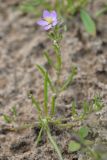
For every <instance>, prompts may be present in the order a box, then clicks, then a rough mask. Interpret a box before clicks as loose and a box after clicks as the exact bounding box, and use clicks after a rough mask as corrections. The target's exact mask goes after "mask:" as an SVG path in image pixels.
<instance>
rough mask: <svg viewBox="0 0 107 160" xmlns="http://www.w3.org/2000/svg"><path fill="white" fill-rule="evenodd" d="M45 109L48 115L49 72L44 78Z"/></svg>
mask: <svg viewBox="0 0 107 160" xmlns="http://www.w3.org/2000/svg"><path fill="white" fill-rule="evenodd" d="M44 111H45V114H46V115H47V112H48V74H47V72H46V73H45V79H44Z"/></svg>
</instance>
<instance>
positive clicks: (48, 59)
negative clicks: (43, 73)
mask: <svg viewBox="0 0 107 160" xmlns="http://www.w3.org/2000/svg"><path fill="white" fill-rule="evenodd" d="M44 55H45V57H46V59H47V61H48V63H49V64H50V65H52V66H53V61H52V59H51V58H50V56H49V55H48V53H47V52H44Z"/></svg>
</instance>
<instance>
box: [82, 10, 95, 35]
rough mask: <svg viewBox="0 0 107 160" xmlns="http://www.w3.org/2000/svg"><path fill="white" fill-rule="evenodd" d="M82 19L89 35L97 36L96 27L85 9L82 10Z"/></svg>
mask: <svg viewBox="0 0 107 160" xmlns="http://www.w3.org/2000/svg"><path fill="white" fill-rule="evenodd" d="M80 17H81V20H82V22H83V24H84V26H85V29H86V31H87V32H88V33H90V34H92V35H96V25H95V23H94V21H93V20H92V18H91V17H90V15H89V14H88V13H87V12H86V11H85V10H83V9H81V10H80Z"/></svg>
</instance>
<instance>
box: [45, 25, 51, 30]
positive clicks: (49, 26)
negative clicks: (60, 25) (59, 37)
mask: <svg viewBox="0 0 107 160" xmlns="http://www.w3.org/2000/svg"><path fill="white" fill-rule="evenodd" d="M50 28H52V25H51V24H49V25H48V26H45V27H44V30H49V29H50Z"/></svg>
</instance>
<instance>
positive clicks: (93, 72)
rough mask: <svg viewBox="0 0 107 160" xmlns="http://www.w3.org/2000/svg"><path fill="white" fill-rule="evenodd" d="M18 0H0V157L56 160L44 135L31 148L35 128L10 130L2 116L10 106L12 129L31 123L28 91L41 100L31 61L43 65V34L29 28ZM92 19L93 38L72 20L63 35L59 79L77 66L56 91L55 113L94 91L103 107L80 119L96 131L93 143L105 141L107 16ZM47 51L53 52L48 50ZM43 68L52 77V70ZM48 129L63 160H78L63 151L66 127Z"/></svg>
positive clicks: (45, 46)
mask: <svg viewBox="0 0 107 160" xmlns="http://www.w3.org/2000/svg"><path fill="white" fill-rule="evenodd" d="M20 3H21V1H19V0H11V1H8V0H5V1H4V0H3V1H0V160H44V159H45V160H58V158H57V154H56V153H55V152H54V150H53V148H52V146H51V145H50V143H49V142H48V140H47V139H46V136H45V135H43V137H42V141H41V143H40V145H39V146H38V147H36V145H35V140H36V137H37V135H38V132H39V128H38V127H37V126H36V125H35V126H34V127H32V128H27V129H23V130H20V131H14V130H11V129H9V127H10V128H12V126H13V124H9V125H8V127H7V124H6V123H5V122H4V120H3V114H8V115H10V116H11V108H12V107H13V106H14V105H15V106H16V110H17V118H16V123H14V125H15V126H16V127H20V126H21V125H23V124H29V123H31V124H35V122H36V119H37V114H36V111H35V109H34V108H33V106H32V104H31V101H30V99H29V98H28V93H29V92H32V93H33V94H34V96H35V97H39V100H40V101H42V100H43V87H42V84H43V80H42V77H41V76H40V74H39V72H38V71H37V69H36V67H35V64H41V65H43V66H45V67H48V66H47V62H46V60H45V59H44V56H43V51H44V50H45V49H49V50H51V49H50V42H49V40H48V37H47V35H46V33H45V32H44V31H41V29H39V28H38V27H37V26H35V21H36V19H35V16H33V15H31V14H28V15H25V14H23V13H22V12H21V11H19V10H18V9H17V6H18V5H19V4H20ZM102 4H103V1H102V0H98V1H97V2H96V1H95V2H93V5H92V6H91V7H90V6H89V9H90V11H91V13H93V16H94V13H95V12H96V10H98V9H99V8H100V7H101V5H102ZM96 23H97V36H96V37H91V36H89V35H88V34H87V33H86V32H85V31H84V28H83V26H82V25H81V24H80V22H79V21H77V19H75V20H73V21H72V22H69V30H68V31H67V32H66V33H64V38H63V41H62V44H61V45H62V57H63V63H64V73H65V74H64V75H63V78H65V76H66V75H67V74H68V73H69V71H70V68H71V66H73V65H75V66H77V68H78V74H77V76H76V77H75V81H74V82H73V84H72V85H70V86H69V88H68V90H67V91H64V92H63V93H62V94H61V96H60V98H59V103H58V106H57V107H58V110H57V114H59V115H65V116H66V117H70V116H71V115H70V113H71V108H70V107H69V106H70V105H71V103H72V101H73V100H76V102H77V106H78V110H81V108H82V102H83V100H85V99H88V100H92V99H93V96H94V95H96V94H100V96H101V98H102V101H103V103H104V108H103V109H102V110H101V111H100V112H97V113H92V114H91V115H90V116H89V117H88V118H87V120H86V121H85V122H83V123H87V124H88V125H89V126H90V127H92V128H93V132H94V133H95V134H96V135H97V136H94V137H93V140H94V141H95V144H99V142H103V141H104V142H106V141H107V106H106V104H107V14H105V15H103V16H101V17H99V19H98V20H96ZM50 54H51V55H52V54H53V53H52V51H50ZM49 70H50V73H51V75H52V76H53V72H52V70H51V69H49ZM53 78H54V76H53ZM65 111H66V112H65ZM51 130H52V135H53V136H54V137H55V139H56V141H57V143H58V144H59V146H60V148H61V150H62V153H63V156H64V160H81V153H80V154H70V153H68V151H67V144H68V142H69V140H70V139H71V130H65V129H64V130H61V129H59V128H52V129H51ZM82 160H83V159H82Z"/></svg>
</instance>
